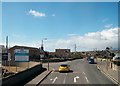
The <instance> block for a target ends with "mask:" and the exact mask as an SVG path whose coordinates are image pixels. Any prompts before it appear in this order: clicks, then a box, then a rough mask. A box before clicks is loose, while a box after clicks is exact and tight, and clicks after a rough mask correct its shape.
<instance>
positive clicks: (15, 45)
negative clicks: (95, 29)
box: [9, 45, 38, 49]
mask: <svg viewBox="0 0 120 86" xmlns="http://www.w3.org/2000/svg"><path fill="white" fill-rule="evenodd" d="M15 48H27V49H38V48H35V47H27V46H17V45H15V46H13V47H11V48H9V49H15Z"/></svg>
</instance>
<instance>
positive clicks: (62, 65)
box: [60, 65, 68, 67]
mask: <svg viewBox="0 0 120 86" xmlns="http://www.w3.org/2000/svg"><path fill="white" fill-rule="evenodd" d="M60 66H63V67H67V66H68V65H60Z"/></svg>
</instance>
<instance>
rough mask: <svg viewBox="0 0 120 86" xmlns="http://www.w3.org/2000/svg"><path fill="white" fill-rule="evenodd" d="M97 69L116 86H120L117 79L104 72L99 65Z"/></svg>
mask: <svg viewBox="0 0 120 86" xmlns="http://www.w3.org/2000/svg"><path fill="white" fill-rule="evenodd" d="M97 68H98V69H99V70H100V71H101V72H102V73H103V74H104V75H106V76H107V77H108V78H110V79H111V80H112V81H113V82H114V83H115V84H117V85H119V86H120V83H119V82H118V81H117V80H116V79H115V78H113V77H112V76H111V75H110V74H108V73H106V72H104V70H102V69H101V67H100V66H99V65H97Z"/></svg>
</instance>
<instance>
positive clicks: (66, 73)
mask: <svg viewBox="0 0 120 86" xmlns="http://www.w3.org/2000/svg"><path fill="white" fill-rule="evenodd" d="M66 76H67V73H66ZM66 76H65V78H64V80H63V84H64V83H65V80H66Z"/></svg>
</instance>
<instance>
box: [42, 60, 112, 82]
mask: <svg viewBox="0 0 120 86" xmlns="http://www.w3.org/2000/svg"><path fill="white" fill-rule="evenodd" d="M63 63H67V64H69V65H70V69H71V70H72V71H71V72H68V73H59V72H58V71H57V70H58V67H59V65H60V64H63ZM44 66H46V67H47V64H44ZM50 68H52V69H53V70H54V71H53V72H52V73H51V74H50V75H48V76H47V77H46V78H45V79H44V80H43V81H42V83H41V84H114V83H113V82H112V81H111V80H110V79H109V78H107V77H106V76H105V75H104V74H102V73H101V72H100V70H98V69H97V67H96V64H89V63H88V61H87V60H84V59H78V60H73V61H67V62H59V63H50Z"/></svg>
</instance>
